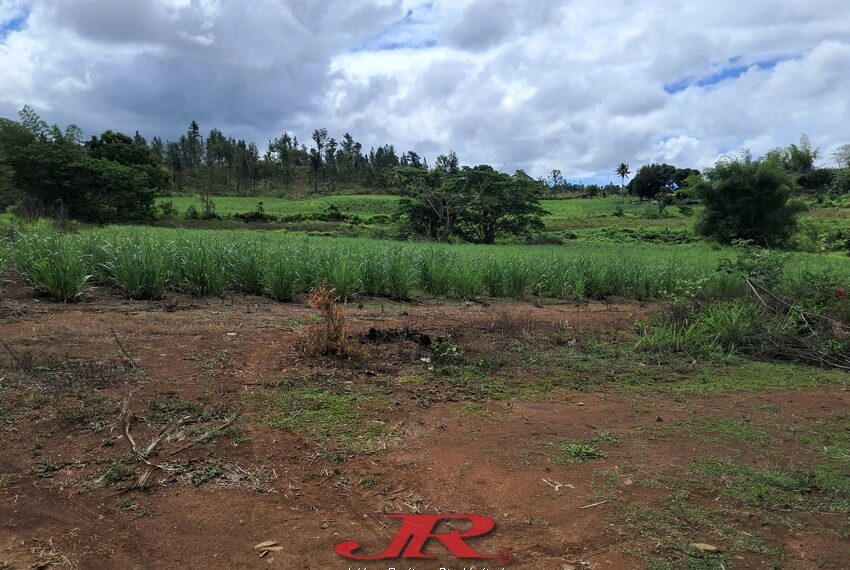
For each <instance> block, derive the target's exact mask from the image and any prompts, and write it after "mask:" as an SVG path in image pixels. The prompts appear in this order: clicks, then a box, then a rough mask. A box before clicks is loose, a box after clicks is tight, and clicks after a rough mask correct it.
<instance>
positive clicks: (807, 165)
mask: <svg viewBox="0 0 850 570" xmlns="http://www.w3.org/2000/svg"><path fill="white" fill-rule="evenodd" d="M780 154H781V156H782V159H783V162H784V163H785V167H786V169H787V170H789V171H791V172H793V173H795V174H806V173H807V172H811V171H812V169H813V168H814V167H815V160H817V158H818V156H820V151H819V150H818V149H815V148H812V144H811V142H810V141H809V137H808V136H806V135H805V134H803V135H801V136H800V144H791V145H789V146H788V148H786V149H784V150H783V151H781V152H780Z"/></svg>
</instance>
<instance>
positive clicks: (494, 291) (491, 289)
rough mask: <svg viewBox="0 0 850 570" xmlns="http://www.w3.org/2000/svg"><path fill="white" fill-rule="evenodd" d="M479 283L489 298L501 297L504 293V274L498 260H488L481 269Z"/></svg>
mask: <svg viewBox="0 0 850 570" xmlns="http://www.w3.org/2000/svg"><path fill="white" fill-rule="evenodd" d="M481 282H482V283H483V284H484V289H486V290H487V294H488V295H490V296H491V297H501V296H502V295H504V293H505V272H504V270H503V269H502V263H501V262H500V261H499V260H498V259H493V258H492V257H490V258H488V259H487V260H486V261H485V262H484V263H483V265H482V267H481Z"/></svg>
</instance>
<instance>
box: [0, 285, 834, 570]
mask: <svg viewBox="0 0 850 570" xmlns="http://www.w3.org/2000/svg"><path fill="white" fill-rule="evenodd" d="M0 301H2V306H0V337H2V338H3V340H4V341H6V342H7V344H8V345H9V347H10V348H11V350H12V351H13V352H14V354H15V356H16V358H17V360H18V361H20V362H16V360H15V359H13V358H12V357H11V356H10V355H9V354H8V353H7V354H4V355H3V356H2V361H0V362H2V364H0V365H2V369H0V389H2V395H3V404H2V416H0V417H2V422H3V424H4V426H3V429H2V432H0V438H2V442H3V445H2V450H0V561H2V562H0V568H28V567H31V565H36V566H37V565H41V566H37V567H51V566H53V565H56V566H57V567H61V566H62V565H70V566H73V567H80V568H116V567H122V568H170V567H182V568H200V567H205V568H237V567H240V568H241V567H246V568H254V567H257V568H264V567H271V568H340V569H343V568H349V567H357V565H356V563H354V562H351V563H350V562H349V561H347V560H345V559H343V558H341V557H339V556H338V555H337V554H335V553H334V545H335V544H337V543H339V542H342V541H345V540H357V541H359V542H362V543H363V548H364V550H365V551H366V552H368V553H375V552H378V551H380V550H383V549H384V548H385V547H386V546H387V544H388V543H389V541H390V540H391V539H392V537H393V535H394V533H395V530H396V528H397V527H398V523H397V522H396V521H394V520H393V519H390V518H389V517H387V513H393V512H404V513H411V512H425V513H430V512H438V513H475V514H482V515H486V516H488V517H491V518H493V519H494V520H495V521H496V523H497V527H496V530H495V531H494V532H492V533H490V534H488V535H487V536H485V537H482V538H480V539H475V540H474V541H471V544H474V546H475V548H476V549H477V550H478V551H480V552H488V553H495V552H497V551H500V550H509V551H510V552H511V554H512V558H513V560H512V562H511V563H510V567H511V568H553V569H560V568H570V567H571V566H572V567H575V568H582V567H585V568H591V567H592V568H632V567H645V566H647V565H650V564H653V563H658V564H660V562H663V561H666V562H665V563H669V564H670V566H668V567H678V566H677V565H678V564H679V562H681V560H688V559H694V560H699V561H701V562H706V563H707V564H708V565H706V566H704V567H719V566H717V565H713V566H712V565H711V563H712V561H714V562H717V563H718V564H719V562H720V561H722V562H723V563H724V567H726V568H730V567H736V568H738V567H745V568H746V567H753V568H755V567H764V566H763V565H764V563H765V562H768V563H776V561H779V563H781V564H782V567H784V568H816V567H818V568H823V567H825V568H841V567H847V565H848V564H850V548H848V546H847V544H848V542H847V541H846V538H847V530H848V522H847V515H846V512H844V511H842V509H841V508H837V507H836V509H835V512H828V510H824V511H821V509H820V507H818V508H814V507H807V508H805V509H803V508H800V509H796V510H795V511H794V512H791V511H788V512H786V513H785V514H784V515H787V516H788V517H793V518H794V521H795V523H799V524H790V522H788V521H786V522H783V523H779V522H777V523H775V524H773V523H765V521H766V520H772V519H768V518H766V517H767V516H768V514H770V515H771V516H772V515H774V514H775V515H776V516H777V517H779V516H780V515H781V514H782V513H780V511H779V510H776V511H774V510H770V509H767V510H766V507H765V508H763V507H762V506H758V507H756V506H753V505H761V503H758V502H757V501H756V502H752V501H750V502H749V503H734V504H746V505H749V507H748V508H749V510H746V509H742V508H737V507H736V508H737V510H735V509H731V507H730V509H729V510H726V511H723V512H720V511H718V513H717V516H715V515H714V514H713V512H712V513H709V514H705V516H704V517H703V518H704V519H705V520H704V521H703V519H699V518H698V516H697V515H698V514H699V513H702V512H703V511H701V510H699V509H704V508H705V509H708V508H715V506H716V505H718V504H726V503H725V501H727V497H726V496H725V495H723V485H722V484H719V485H714V484H713V483H712V484H708V483H706V481H709V479H706V477H713V476H714V475H712V473H714V471H709V469H708V467H705V468H703V467H699V466H698V467H695V466H694V465H695V463H694V462H695V461H700V460H703V459H705V458H722V459H723V460H724V461H725V462H727V463H728V462H734V464H735V465H744V466H751V467H752V468H753V469H756V468H758V469H763V468H764V469H768V468H770V469H781V470H788V469H792V467H793V468H794V469H796V465H797V464H807V463H813V462H815V461H816V460H817V458H818V457H819V455H818V453H819V452H818V447H817V446H818V445H819V444H820V441H818V442H814V443H813V442H812V441H810V439H811V438H809V439H806V438H807V437H808V435H806V434H822V433H823V432H824V430H820V427H823V426H827V427H829V428H830V430H832V432H834V431H835V426H836V425H839V426H847V429H850V423H848V421H847V418H848V417H850V415H849V414H850V395H848V393H847V392H846V391H844V390H843V389H842V386H841V385H840V384H837V383H836V382H834V377H833V376H829V380H830V381H829V382H828V383H827V384H826V385H823V386H820V385H819V386H817V387H811V388H805V387H803V388H798V389H794V390H784V391H747V392H740V391H731V392H723V393H720V394H715V395H690V396H687V397H683V396H682V395H678V394H675V393H653V392H649V391H643V392H635V393H631V392H629V393H627V392H623V391H622V390H619V389H613V388H611V387H610V386H608V385H607V384H605V383H602V384H599V383H596V382H595V383H591V384H588V386H586V387H583V386H576V385H575V380H571V382H572V384H569V385H554V384H551V383H547V382H550V381H549V380H547V381H546V382H544V381H543V380H544V379H548V378H549V377H550V376H551V377H552V378H553V380H551V382H556V381H559V378H561V376H558V375H557V374H555V373H554V372H553V370H558V371H562V370H563V369H564V367H567V368H569V369H570V370H573V371H576V372H575V374H576V377H577V378H583V377H584V376H585V372H584V371H585V370H588V372H587V374H586V376H587V378H588V379H593V380H594V381H597V380H600V379H604V378H607V377H608V375H606V370H605V368H606V367H607V365H606V364H605V363H604V362H603V363H601V364H598V365H596V368H593V369H590V368H587V367H588V366H589V364H588V363H587V362H588V360H587V358H590V357H587V358H585V357H584V356H582V358H579V353H578V352H576V353H573V352H570V351H574V350H578V349H581V348H582V347H593V346H594V343H607V344H606V346H607V345H611V346H615V347H616V346H620V344H623V345H625V344H628V345H631V344H633V343H632V342H631V341H629V338H630V337H629V335H630V334H633V333H629V331H630V330H632V329H633V328H634V322H635V321H637V320H641V319H645V318H646V317H647V316H648V315H649V314H650V312H651V311H652V310H655V309H657V307H656V306H646V305H643V304H638V303H620V304H615V305H605V304H591V305H576V304H567V305H564V304H561V305H544V306H534V305H533V304H531V303H512V304H504V303H489V304H482V303H472V304H464V303H443V302H436V301H434V302H418V303H389V302H384V303H381V302H380V301H371V300H367V301H364V302H363V303H360V304H358V303H356V302H355V303H351V304H350V305H349V307H348V309H349V317H350V320H351V322H352V332H351V335H352V338H353V339H354V341H355V344H356V345H357V346H358V347H359V351H360V353H361V357H360V358H357V359H355V360H350V361H339V360H335V359H332V358H319V359H317V358H314V357H308V356H306V355H304V354H303V353H302V352H301V351H300V350H299V349H298V345H299V342H300V341H301V339H302V338H303V335H304V334H305V330H306V329H307V328H308V325H307V324H306V320H305V318H304V317H305V314H306V313H307V312H308V311H307V308H306V306H305V305H304V304H277V303H269V302H268V301H265V300H261V299H253V298H245V297H233V298H227V299H214V300H190V299H188V298H185V297H173V298H169V299H166V300H164V301H156V302H123V301H118V300H117V299H116V298H114V297H112V296H110V295H106V294H102V295H100V294H93V295H90V296H89V299H88V300H87V301H86V302H85V303H82V304H80V305H74V306H70V305H69V306H62V305H56V304H53V303H46V302H38V301H35V300H33V299H31V298H29V296H28V292H26V291H25V290H24V289H23V288H20V289H15V288H13V289H12V290H11V291H7V292H5V293H3V294H2V297H0ZM370 329H375V330H376V331H379V332H380V334H377V333H375V332H374V331H373V332H372V333H371V336H370ZM113 331H114V334H113ZM376 334H377V336H376ZM116 338H117V339H118V340H119V341H120V344H121V346H123V348H124V349H125V350H126V351H127V353H128V354H129V355H130V357H131V358H132V360H133V361H135V363H137V365H138V367H139V368H138V369H137V368H135V367H134V366H132V364H130V362H129V359H128V358H127V357H126V356H125V355H124V354H123V352H122V348H121V347H119V345H118V342H117V341H116ZM446 346H451V347H455V348H457V349H458V352H459V354H460V356H457V357H455V356H451V358H456V360H451V361H450V362H449V363H448V364H445V363H442V364H441V363H439V362H437V361H436V360H437V355H438V351H442V350H443V349H444V348H445V347H446ZM435 347H438V348H435ZM453 350H454V349H453ZM587 350H590V348H588V349H587ZM439 354H442V352H439ZM581 354H585V353H581ZM587 354H591V356H592V355H593V354H595V353H589V352H588V353H587ZM570 358H575V361H574V362H573V361H567V360H565V359H570ZM423 359H425V360H423ZM612 362H613V361H612ZM639 364H640V363H639ZM686 365H689V364H688V363H687V362H686V363H685V364H682V366H686ZM611 366H612V367H613V366H615V364H613V363H612V364H611ZM22 367H23V369H22ZM663 369H664V366H661V367H660V368H659V370H663ZM698 372H699V373H703V372H705V371H704V370H703V369H700V370H699V371H698ZM693 374H697V372H693ZM609 375H610V374H609ZM128 395H129V399H128ZM124 402H127V407H128V410H129V411H130V412H131V413H130V414H126V415H125V417H126V418H129V422H128V425H129V428H128V430H129V431H130V433H131V436H132V437H133V438H134V440H135V441H136V442H137V444H138V445H139V447H140V448H143V447H144V446H146V445H147V444H148V443H149V442H151V441H153V440H154V439H155V438H156V436H157V434H160V433H162V432H163V431H168V430H169V429H170V426H174V425H175V424H179V423H180V421H181V420H184V421H186V422H189V423H185V424H183V425H178V426H177V427H175V428H173V430H172V431H170V432H168V433H166V436H165V437H164V438H163V439H162V440H161V442H160V443H159V444H158V445H157V446H156V448H155V449H154V450H153V452H152V453H151V454H150V455H149V456H148V460H149V461H150V463H151V464H154V465H158V466H159V467H150V466H149V465H147V464H145V463H144V462H142V461H140V460H139V459H138V457H137V456H134V455H133V454H132V453H131V447H130V443H129V442H128V440H127V437H126V435H125V433H124V432H125V424H124V422H123V421H121V420H119V412H120V408H121V406H122V404H123V403H124ZM228 422H230V423H228ZM221 426H224V427H221ZM718 426H720V427H722V429H719V428H718ZM839 429H840V428H839ZM818 430H820V431H818ZM804 436H805V437H804ZM812 437H815V436H812ZM818 437H820V436H818ZM193 441H196V442H197V443H195V444H194V445H188V444H190V443H191V442H193ZM842 441H843V440H842ZM837 445H839V448H838V449H839V452H841V450H842V449H843V448H840V445H843V443H841V442H839V444H837ZM839 460H841V458H840V457H839ZM727 463H723V465H724V466H725V465H727ZM729 464H731V463H729ZM709 467H712V468H714V469H715V471H716V469H717V466H716V465H714V464H710V465H709ZM723 468H724V469H727V468H726V467H723ZM736 468H737V467H736ZM700 469H701V470H700ZM148 470H149V471H150V475H149V477H148V479H147V480H146V481H145V483H146V484H145V488H144V489H132V488H131V487H132V486H133V484H134V483H136V482H137V481H138V478H139V477H140V476H141V475H142V474H144V473H145V471H148ZM739 472H740V469H739V471H736V472H734V473H733V474H731V475H730V473H732V472H731V471H729V469H727V470H726V471H724V472H723V473H722V474H721V475H720V476H718V477H719V480H720V481H721V482H724V481H725V483H724V484H725V485H726V486H727V487H729V486H730V485H731V486H732V488H734V485H735V484H736V481H737V479H735V477H739V476H740V473H739ZM711 481H714V480H711ZM842 481H843V479H842ZM684 489H687V496H685V495H681V494H677V493H679V491H681V490H684ZM813 492H818V491H813ZM848 492H850V490H848ZM836 493H838V494H837V495H836V496H835V497H832V499H830V500H832V501H833V502H835V501H838V500H843V499H840V497H844V494H842V493H844V491H841V489H838V490H837V491H836ZM671 497H673V498H672V499H671ZM677 497H678V498H677ZM836 497H839V498H836ZM674 499H675V501H678V502H675V504H674V503H673V502H671V501H673V500H674ZM732 499H734V500H739V501H743V500H744V499H743V498H741V497H737V496H736V497H733V498H731V499H728V500H730V501H731V500H732ZM746 500H748V501H749V500H750V499H749V498H746ZM795 500H796V499H795ZM807 500H808V499H807ZM732 504H733V503H729V505H732ZM806 504H807V505H809V504H810V502H808V503H806ZM658 505H662V506H663V508H662V507H659V506H658ZM839 506H840V505H839ZM644 507H646V508H648V509H649V510H648V511H647V512H655V511H656V510H657V512H658V513H661V514H659V515H658V517H659V518H658V519H657V520H656V519H653V518H651V517H647V512H644V511H643V510H641V509H642V508H644ZM664 509H666V510H664ZM677 509H678V510H677ZM697 511H698V512H697ZM768 511H769V512H768ZM705 512H706V513H707V512H708V511H705ZM765 513H767V514H765ZM724 517H726V518H725V522H724V523H723V524H722V525H721V524H720V523H719V522H716V521H717V520H718V519H723V518H724ZM777 520H778V519H777ZM700 521H702V522H700ZM695 533H704V534H702V535H701V536H697V534H695ZM742 533H743V534H742ZM747 535H749V536H750V537H756V536H757V537H758V544H764V545H766V546H764V548H761V547H758V546H752V547H750V546H744V547H741V546H735V545H736V544H739V543H742V542H741V541H744V539H746V537H747ZM755 540H756V539H755V538H753V541H755ZM263 541H275V542H277V543H278V544H279V546H280V547H281V549H280V550H276V551H275V550H273V551H269V552H268V553H267V554H266V555H265V556H263V557H262V558H261V557H260V554H261V551H259V550H257V549H255V545H256V544H258V543H261V542H263ZM736 541H737V542H736ZM697 542H700V543H708V544H711V545H718V548H719V549H720V550H721V551H722V554H719V555H718V556H722V558H720V557H719V558H717V559H713V558H711V556H713V554H712V553H711V552H703V551H698V552H693V551H689V553H687V554H684V555H683V556H682V557H681V559H680V558H677V557H676V555H675V552H676V549H677V548H680V549H681V548H683V547H682V546H681V544H684V545H685V546H684V548H690V546H688V545H690V544H692V543H697ZM662 543H663V544H664V546H663V547H662V546H661V544H662ZM668 543H669V544H668ZM671 545H672V546H671ZM774 547H776V548H779V549H780V550H781V553H779V554H777V553H776V552H774V550H771V549H772V548H774ZM430 551H432V552H433V553H434V554H436V555H438V558H437V559H436V560H435V561H431V562H422V561H417V562H416V563H415V564H413V563H411V564H407V565H405V564H402V565H401V566H403V567H405V568H407V567H408V566H409V567H415V568H417V569H419V568H439V567H440V566H441V565H442V566H447V567H451V568H462V567H464V563H463V561H460V560H456V559H453V558H451V557H450V556H448V555H447V554H446V552H445V551H444V550H442V549H441V548H440V547H439V546H433V547H432V548H430ZM671 553H673V554H671ZM653 560H655V562H653ZM393 565H394V564H392V563H391V562H389V561H380V562H372V563H369V566H368V567H369V568H373V567H374V568H388V567H391V566H393ZM466 566H467V567H468V566H469V564H468V563H467V564H466ZM481 567H482V566H481V565H478V566H476V568H481ZM488 567H491V568H492V567H497V566H494V565H493V564H489V565H488ZM499 567H500V566H499ZM655 567H658V568H661V567H663V566H658V565H656V566H655ZM700 567H703V566H700Z"/></svg>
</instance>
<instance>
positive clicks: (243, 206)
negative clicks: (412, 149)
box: [157, 194, 400, 218]
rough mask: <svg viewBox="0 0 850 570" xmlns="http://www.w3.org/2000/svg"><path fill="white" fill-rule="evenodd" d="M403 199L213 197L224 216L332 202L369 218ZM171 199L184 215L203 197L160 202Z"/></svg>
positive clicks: (298, 210) (318, 209)
mask: <svg viewBox="0 0 850 570" xmlns="http://www.w3.org/2000/svg"><path fill="white" fill-rule="evenodd" d="M399 199H400V198H399V197H398V196H383V195H375V194H352V195H341V196H319V197H316V198H308V199H305V200H291V199H288V198H273V197H268V196H251V197H240V196H216V197H214V198H213V202H215V211H216V213H217V214H219V215H220V216H231V215H233V214H243V213H245V212H253V211H255V210H256V209H257V203H258V202H262V203H263V210H264V211H265V212H266V213H267V214H272V215H275V216H293V215H298V214H318V213H322V212H325V211H326V210H327V209H328V207H329V206H330V205H331V204H334V205H335V206H336V207H337V208H339V210H340V212H342V213H346V214H351V215H357V216H361V217H363V218H369V217H371V216H375V215H380V214H384V215H389V214H392V213H393V212H394V211H395V208H396V205H397V204H398V201H399ZM169 201H170V202H171V203H172V204H174V207H175V208H176V209H177V212H178V213H179V214H180V215H182V214H184V213H185V212H186V209H187V208H189V206H191V205H194V206H195V208H198V209H200V201H199V200H198V199H197V198H195V197H194V196H175V197H170V198H159V199H158V200H157V203H160V204H161V203H163V202H169Z"/></svg>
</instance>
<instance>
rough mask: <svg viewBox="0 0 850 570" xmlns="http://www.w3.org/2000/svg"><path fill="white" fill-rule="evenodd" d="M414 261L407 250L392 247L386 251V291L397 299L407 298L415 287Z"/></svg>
mask: <svg viewBox="0 0 850 570" xmlns="http://www.w3.org/2000/svg"><path fill="white" fill-rule="evenodd" d="M415 266H416V264H415V262H414V261H413V259H412V256H411V255H410V253H409V252H406V251H404V250H403V249H401V248H399V249H394V250H392V251H389V252H387V292H388V293H389V295H390V296H391V297H395V298H397V299H408V298H410V295H411V294H412V293H413V289H414V287H416V269H415Z"/></svg>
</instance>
